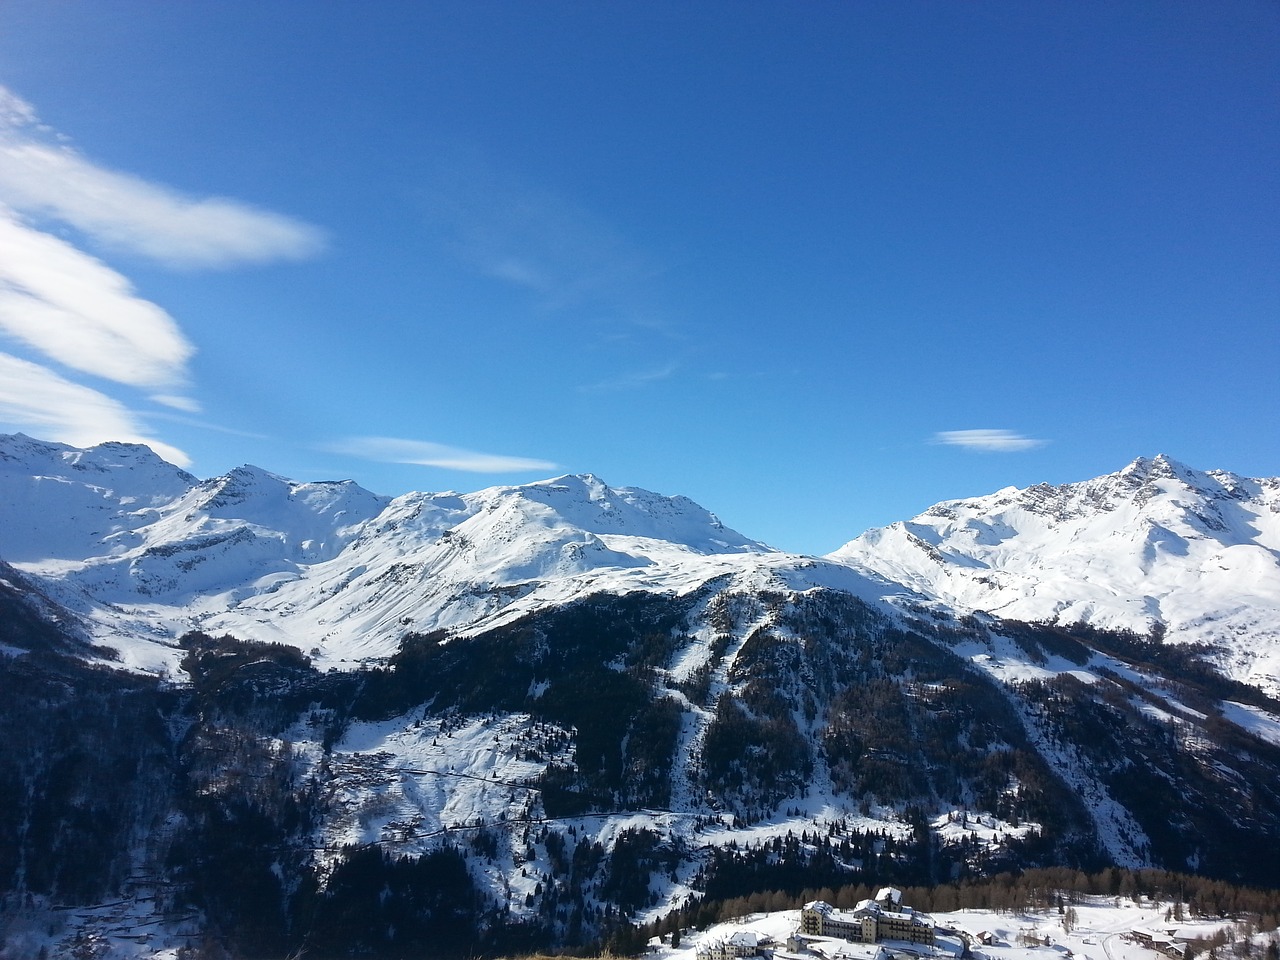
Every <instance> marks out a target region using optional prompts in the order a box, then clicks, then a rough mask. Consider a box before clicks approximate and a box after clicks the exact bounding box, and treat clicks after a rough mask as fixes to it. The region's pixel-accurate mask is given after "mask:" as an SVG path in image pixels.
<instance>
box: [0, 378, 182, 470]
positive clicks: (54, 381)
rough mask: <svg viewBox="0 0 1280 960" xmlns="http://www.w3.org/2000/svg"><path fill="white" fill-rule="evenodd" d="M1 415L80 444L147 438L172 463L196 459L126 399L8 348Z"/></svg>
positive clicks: (40, 433) (41, 434)
mask: <svg viewBox="0 0 1280 960" xmlns="http://www.w3.org/2000/svg"><path fill="white" fill-rule="evenodd" d="M0 421H3V422H5V423H9V424H12V425H14V426H15V427H17V428H18V429H20V430H30V431H31V432H32V433H34V434H35V435H37V436H39V437H41V438H44V439H50V440H58V441H60V442H62V443H70V444H72V445H74V446H77V447H87V446H92V445H94V444H96V443H103V442H106V441H108V440H122V441H125V442H129V443H145V444H146V445H147V446H149V447H151V449H152V450H154V451H155V452H156V453H158V454H159V455H160V456H162V457H164V458H165V459H166V460H168V461H169V462H170V463H176V464H177V465H178V466H180V467H186V466H190V464H191V458H190V457H188V456H187V455H186V454H185V453H184V452H183V451H181V450H179V449H178V448H177V447H173V446H170V445H169V444H167V443H162V442H160V441H158V440H156V439H154V438H153V437H151V436H149V435H148V433H147V431H146V430H145V429H144V428H143V427H142V426H141V425H140V424H139V423H138V421H137V419H136V418H135V417H134V415H133V413H132V412H131V411H130V410H129V409H128V408H127V407H125V406H124V405H123V404H121V403H119V402H117V401H116V400H113V399H112V398H111V397H108V396H107V395H106V394H104V393H99V392H98V391H97V390H93V389H90V388H89V387H85V386H82V385H81V384H78V383H72V382H71V381H70V380H65V379H63V378H62V377H60V376H58V375H57V374H56V373H54V372H53V371H52V370H49V369H48V368H46V367H42V366H40V365H39V364H36V363H31V362H30V361H27V360H21V359H19V358H17V357H13V356H10V355H9V354H6V353H0Z"/></svg>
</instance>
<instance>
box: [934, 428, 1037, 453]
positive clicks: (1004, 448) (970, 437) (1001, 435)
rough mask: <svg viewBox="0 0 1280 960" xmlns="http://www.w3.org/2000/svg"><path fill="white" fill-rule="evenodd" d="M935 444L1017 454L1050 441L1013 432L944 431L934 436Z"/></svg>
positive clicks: (985, 451) (986, 451)
mask: <svg viewBox="0 0 1280 960" xmlns="http://www.w3.org/2000/svg"><path fill="white" fill-rule="evenodd" d="M933 442H934V443H942V444H946V445H947V446H951V447H964V448H965V449H967V450H979V451H982V452H984V453H1016V452H1018V451H1021V450H1034V449H1035V448H1036V447H1043V446H1044V445H1045V444H1046V443H1048V442H1049V441H1048V440H1035V439H1032V438H1031V437H1024V436H1023V435H1022V434H1020V433H1014V432H1013V431H1012V430H943V431H942V432H940V433H936V434H934V437H933Z"/></svg>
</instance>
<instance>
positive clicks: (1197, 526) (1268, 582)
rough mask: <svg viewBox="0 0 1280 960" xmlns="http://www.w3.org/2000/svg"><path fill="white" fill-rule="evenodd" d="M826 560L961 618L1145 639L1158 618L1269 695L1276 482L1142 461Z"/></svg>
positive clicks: (934, 515) (968, 504)
mask: <svg viewBox="0 0 1280 960" xmlns="http://www.w3.org/2000/svg"><path fill="white" fill-rule="evenodd" d="M829 559H832V560H837V561H839V562H842V563H846V564H848V565H850V566H852V567H854V568H855V569H858V570H862V571H868V572H875V573H878V574H880V575H881V576H883V577H886V578H888V579H890V580H894V581H897V582H899V583H902V584H905V585H907V586H908V587H910V588H912V589H914V590H917V591H919V592H921V593H923V594H926V595H928V596H930V597H933V598H936V599H937V600H939V601H941V602H942V603H943V604H946V605H947V606H950V607H953V608H956V609H958V610H961V611H975V610H984V611H987V612H988V613H991V614H995V615H997V616H999V617H1002V618H1006V619H1017V620H1031V621H1040V620H1045V621H1056V622H1059V623H1064V624H1069V623H1076V622H1088V623H1091V624H1094V625H1096V626H1101V627H1107V628H1124V629H1131V630H1134V631H1137V632H1139V633H1142V634H1145V633H1147V632H1148V631H1149V630H1150V629H1151V628H1152V626H1154V625H1156V624H1162V625H1163V626H1164V627H1165V628H1167V631H1168V636H1169V639H1170V640H1185V641H1196V642H1202V643H1208V644H1212V645H1214V646H1215V647H1218V648H1220V657H1221V662H1222V663H1223V665H1224V666H1225V667H1226V668H1227V669H1228V670H1229V671H1230V672H1231V673H1232V674H1233V675H1235V676H1236V677H1237V678H1239V679H1242V680H1246V681H1248V682H1251V683H1255V684H1258V685H1261V686H1263V687H1264V688H1267V689H1269V690H1271V691H1272V692H1276V691H1278V690H1280V479H1276V478H1270V479H1249V478H1244V477H1238V476H1236V475H1234V474H1231V473H1227V472H1225V471H1220V470H1213V471H1208V472H1201V471H1198V470H1193V469H1191V468H1189V467H1186V466H1184V465H1182V464H1180V463H1177V462H1176V461H1174V460H1171V459H1169V458H1168V457H1164V456H1158V457H1156V458H1154V459H1150V460H1148V459H1142V458H1139V459H1137V460H1135V461H1134V462H1133V463H1131V464H1129V466H1127V467H1125V468H1124V469H1123V470H1121V471H1119V472H1118V473H1114V474H1109V475H1107V476H1103V477H1099V478H1097V479H1094V480H1087V481H1084V482H1082V483H1071V484H1065V485H1063V486H1056V487H1055V486H1049V485H1047V484H1040V485H1037V486H1034V487H1029V488H1027V489H1025V490H1019V489H1015V488H1012V487H1011V488H1008V489H1005V490H1001V491H999V492H997V493H994V494H991V495H989V496H985V497H978V498H976V499H972V500H952V501H947V502H944V503H940V504H937V505H936V506H934V507H931V508H930V509H929V510H927V511H925V512H924V513H923V514H921V515H920V516H918V517H916V518H914V519H912V520H909V521H906V522H900V523H895V524H891V525H890V526H887V527H883V528H880V529H878V530H871V531H868V532H867V533H864V534H863V535H862V536H860V537H858V538H857V539H856V540H853V541H852V542H850V543H848V544H846V545H845V546H844V547H842V548H840V549H839V550H837V551H836V552H835V553H833V554H831V555H830V558H829Z"/></svg>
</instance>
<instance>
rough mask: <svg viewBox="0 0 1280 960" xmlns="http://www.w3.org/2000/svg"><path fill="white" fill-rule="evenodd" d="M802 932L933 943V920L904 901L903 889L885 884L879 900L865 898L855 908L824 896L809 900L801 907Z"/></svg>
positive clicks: (865, 940)
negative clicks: (845, 907) (846, 907)
mask: <svg viewBox="0 0 1280 960" xmlns="http://www.w3.org/2000/svg"><path fill="white" fill-rule="evenodd" d="M800 933H802V934H805V935H807V936H811V937H837V938H839V939H841V940H849V941H852V942H853V943H879V942H880V941H882V940H904V941H906V942H908V943H923V944H927V945H928V946H933V942H934V930H933V921H931V920H930V919H929V918H928V917H926V916H924V915H923V914H920V913H916V912H915V911H914V910H912V909H911V908H910V907H906V906H903V905H902V893H901V891H899V890H896V889H894V888H893V887H885V888H884V889H883V890H881V891H880V893H879V894H877V895H876V899H875V900H863V901H862V902H861V903H859V904H858V905H857V906H855V907H854V908H853V909H852V910H837V909H836V908H835V907H833V906H831V904H829V903H827V902H825V901H823V900H815V901H813V902H812V903H806V904H805V905H804V907H803V908H801V910H800Z"/></svg>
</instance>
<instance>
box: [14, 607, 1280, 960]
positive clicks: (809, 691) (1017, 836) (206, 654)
mask: <svg viewBox="0 0 1280 960" xmlns="http://www.w3.org/2000/svg"><path fill="white" fill-rule="evenodd" d="M3 599H4V598H3V597H0V600H3ZM5 610H6V614H5V615H6V618H7V619H6V625H5V627H4V629H6V630H7V631H8V632H7V634H6V637H7V638H8V639H7V640H6V643H7V645H8V647H9V649H10V650H11V651H12V654H10V655H5V656H2V657H0V689H3V690H4V691H5V698H4V703H3V706H2V709H0V887H2V888H3V892H4V894H5V899H4V901H3V902H4V903H5V904H6V907H5V909H6V910H10V911H11V908H12V905H13V904H15V903H18V902H22V903H24V904H26V906H24V908H23V909H30V904H31V903H33V902H34V903H43V904H46V905H47V906H49V907H53V906H56V905H80V906H84V905H92V904H98V903H103V902H106V901H111V900H114V899H119V898H123V899H126V900H127V899H128V898H129V897H130V896H132V895H134V894H133V893H132V892H133V891H136V890H138V889H140V888H142V887H144V886H145V887H146V889H148V890H149V891H151V892H150V893H149V894H148V899H147V902H146V904H145V906H140V907H139V908H138V909H140V910H144V911H145V912H146V913H147V915H148V916H151V917H153V918H154V920H155V921H158V922H160V923H162V924H163V923H171V924H172V923H176V922H177V921H178V920H179V919H181V920H183V922H185V923H187V924H188V927H189V926H190V924H192V923H198V924H199V926H200V929H201V931H202V933H201V937H202V938H203V939H202V940H201V942H202V943H205V944H206V945H208V944H214V945H217V947H218V949H220V950H225V951H226V952H227V953H228V954H229V955H230V956H246V957H248V956H284V955H286V954H288V953H289V952H290V951H294V950H297V949H299V948H302V947H306V949H307V950H308V951H309V955H313V956H324V957H330V956H332V957H339V956H386V957H395V956H402V955H405V954H408V953H414V954H415V955H417V954H419V953H421V954H423V955H438V956H459V955H461V954H464V953H466V954H476V955H478V954H483V953H487V952H496V951H501V950H505V949H515V948H521V949H524V948H533V947H553V946H572V945H580V944H585V943H590V942H592V941H594V940H597V939H599V938H603V937H609V936H614V937H615V938H616V937H617V936H618V935H619V931H623V930H625V929H627V927H628V925H629V924H631V923H635V922H639V921H642V920H645V919H646V918H652V917H653V916H656V915H659V914H661V913H663V912H665V911H667V910H669V909H672V908H674V907H680V906H682V905H684V904H686V903H687V902H692V901H693V900H697V899H698V898H703V897H705V898H707V899H708V900H714V901H728V900H734V899H741V898H748V897H750V896H752V895H753V894H755V893H757V892H760V891H781V892H783V893H785V894H788V895H799V894H801V893H802V892H803V891H806V890H813V889H819V888H831V889H839V888H841V887H846V886H849V885H857V884H877V883H894V884H897V885H901V886H921V887H930V886H934V885H938V884H957V883H976V882H978V881H979V880H981V878H983V877H985V876H990V875H993V874H996V873H999V872H1001V871H1008V870H1021V869H1027V868H1031V867H1039V868H1050V867H1067V868H1071V869H1073V870H1085V871H1089V870H1096V869H1101V868H1104V867H1106V866H1107V865H1108V864H1116V863H1120V862H1123V861H1124V859H1125V858H1129V859H1131V860H1136V861H1137V862H1138V863H1139V864H1146V865H1151V866H1155V867H1162V868H1167V869H1173V870H1180V871H1186V872H1191V873H1200V874H1203V875H1204V876H1206V877H1217V878H1223V879H1229V880H1233V881H1242V882H1248V883H1252V884H1256V885H1262V886H1273V887H1274V886H1280V868H1278V867H1277V866H1276V864H1275V862H1274V858H1273V857H1270V856H1269V855H1268V854H1267V851H1269V850H1273V849H1274V848H1275V843H1276V838H1277V837H1278V836H1280V790H1278V789H1277V786H1276V785H1277V784H1278V783H1280V747H1277V746H1275V745H1274V744H1270V743H1268V742H1266V741H1265V740H1262V739H1260V738H1259V737H1258V736H1256V735H1254V734H1253V733H1251V732H1250V731H1249V730H1248V729H1246V728H1245V727H1244V726H1241V725H1239V723H1237V722H1234V721H1233V720H1232V719H1231V718H1232V717H1233V716H1234V717H1236V718H1237V719H1239V717H1240V716H1241V715H1240V714H1239V713H1238V711H1239V710H1245V709H1246V708H1248V709H1253V710H1266V709H1268V708H1269V707H1271V706H1273V705H1272V704H1270V702H1269V701H1267V700H1266V698H1265V697H1261V695H1257V694H1256V691H1255V694H1254V695H1249V694H1246V693H1244V692H1241V691H1239V690H1238V689H1237V687H1236V686H1233V685H1232V684H1231V683H1230V682H1229V681H1225V680H1223V678H1221V677H1219V676H1218V675H1217V674H1216V673H1214V672H1213V671H1212V670H1211V669H1209V668H1207V667H1205V666H1204V664H1203V662H1202V661H1200V660H1199V659H1197V656H1196V651H1194V650H1188V651H1166V650H1164V649H1163V646H1162V643H1163V641H1162V640H1161V638H1159V637H1149V638H1135V637H1133V636H1131V635H1119V634H1106V633H1102V632H1099V631H1096V630H1089V629H1083V628H1082V629H1068V628H1062V627H1054V628H1048V627H1044V626H1033V625H1020V624H999V623H994V622H978V621H976V620H969V621H965V622H957V621H951V620H945V619H940V618H937V617H924V616H921V617H918V618H915V619H909V618H908V619H902V620H899V621H893V620H891V619H889V618H888V617H887V616H886V615H885V614H883V613H881V612H878V611H876V610H874V609H872V608H871V607H869V606H867V605H865V604H863V603H862V602H860V601H858V600H856V599H854V598H852V597H850V596H848V595H845V594H841V593H838V592H834V591H811V592H809V593H804V594H789V593H783V592H777V593H755V594H743V593H726V592H720V591H718V590H717V589H716V588H715V587H714V586H711V587H708V588H707V589H705V590H704V591H702V592H700V593H698V592H695V593H693V594H689V595H687V596H684V597H678V598H676V597H669V596H662V595H657V594H633V595H627V596H611V595H610V596H600V597H596V598H588V599H587V600H582V601H578V602H576V603H573V604H569V605H566V606H563V607H559V608H548V609H545V610H542V611H540V612H537V613H535V614H530V615H527V616H525V617H522V618H520V619H517V620H514V621H512V622H511V623H508V624H506V625H503V626H500V627H498V628H495V629H492V630H488V631H484V632H480V633H477V634H474V635H471V636H452V635H449V634H447V633H432V634H423V635H417V634H411V635H409V636H407V637H406V638H405V641H404V643H403V645H402V646H401V648H400V650H399V652H398V653H397V654H396V655H395V656H393V657H392V658H391V659H390V661H389V662H387V663H386V664H385V665H382V666H378V667H374V668H370V669H363V670H357V671H351V672H320V671H318V670H317V669H316V668H315V667H314V666H313V665H312V663H311V662H310V660H309V659H308V657H307V656H305V655H304V654H302V653H300V652H299V650H298V649H295V648H293V647H289V646H283V645H279V644H267V643H259V642H255V641H254V640H253V639H252V638H235V637H227V636H224V637H214V636H209V635H205V634H200V633H192V634H188V635H187V636H186V637H184V638H182V641H181V644H182V648H183V656H182V660H181V667H182V671H183V677H182V682H180V683H166V682H161V681H159V680H157V679H155V678H151V677H145V676H141V675H138V674H132V673H127V672H124V671H121V670H118V669H113V668H111V667H110V666H104V665H102V661H101V660H98V661H96V663H97V665H94V661H90V660H86V659H83V658H82V657H79V656H72V655H70V654H71V652H73V651H77V650H80V651H83V650H84V649H85V648H84V646H83V644H82V643H81V641H79V640H78V639H77V638H76V636H75V635H74V633H70V632H68V631H67V630H65V629H64V625H62V624H59V623H57V622H55V621H53V620H51V619H49V618H48V617H47V616H45V615H44V614H42V612H41V608H40V607H39V606H33V605H31V604H25V605H23V604H17V603H16V601H14V602H10V605H9V606H8V607H6V608H5ZM18 641H21V642H20V643H19V642H18ZM19 648H20V649H22V650H26V651H29V652H26V653H22V654H20V655H19V652H18V651H19ZM1014 654H1016V657H1015V656H1014ZM1001 658H1003V659H1001ZM997 662H999V663H1004V664H1013V667H1016V670H1015V669H1013V667H1011V668H1010V671H1011V672H1009V673H1008V674H1002V673H1000V672H999V670H998V669H997V668H995V667H993V666H992V664H994V663H997ZM1232 695H1239V697H1240V700H1239V701H1238V702H1239V703H1241V704H1243V706H1232V705H1231V702H1230V700H1229V699H1228V700H1224V699H1223V698H1224V697H1226V698H1230V697H1231V696H1232ZM1260 697H1261V699H1259V698H1260ZM1232 711H1237V712H1236V713H1233V712H1232ZM15 897H17V898H19V899H18V900H15V899H14V898H15ZM33 898H34V899H33ZM625 940H626V938H625V937H623V938H622V940H618V941H617V942H619V943H623V942H625Z"/></svg>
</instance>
